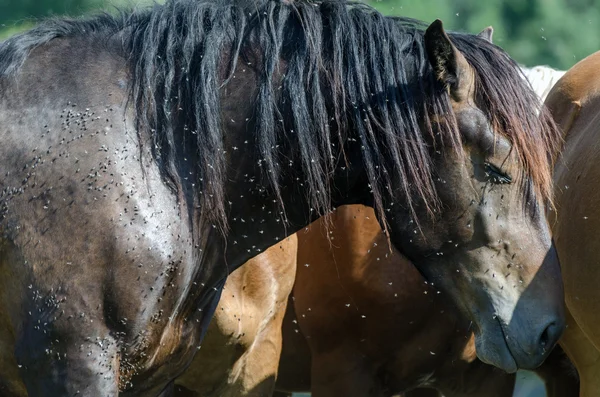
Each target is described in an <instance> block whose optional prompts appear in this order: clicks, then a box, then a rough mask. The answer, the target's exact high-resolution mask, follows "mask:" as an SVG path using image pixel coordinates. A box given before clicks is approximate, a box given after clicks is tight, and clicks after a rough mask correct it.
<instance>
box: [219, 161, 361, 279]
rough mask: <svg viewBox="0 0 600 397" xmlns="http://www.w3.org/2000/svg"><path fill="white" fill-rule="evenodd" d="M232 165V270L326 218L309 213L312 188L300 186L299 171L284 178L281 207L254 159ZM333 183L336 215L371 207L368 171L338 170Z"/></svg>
mask: <svg viewBox="0 0 600 397" xmlns="http://www.w3.org/2000/svg"><path fill="white" fill-rule="evenodd" d="M234 163H237V164H235V165H233V166H231V167H230V169H235V170H240V171H236V173H235V175H234V176H232V177H231V178H230V181H229V183H228V188H227V190H228V196H229V197H236V198H237V199H236V200H235V201H234V200H233V199H232V200H231V201H232V204H231V210H230V212H229V215H228V225H229V231H228V234H227V239H226V240H227V247H228V248H227V260H228V262H229V263H230V264H231V267H230V268H233V269H234V268H237V267H239V266H241V265H242V264H243V263H245V262H246V261H247V260H248V259H250V258H252V257H253V256H255V255H258V254H260V253H261V252H264V251H265V250H266V249H267V248H268V247H270V246H272V245H274V244H276V243H277V242H278V241H282V240H283V239H284V238H286V237H287V236H290V235H291V234H293V233H295V232H297V231H298V230H301V229H302V228H305V227H307V226H308V225H309V224H310V223H312V222H314V221H315V220H317V219H318V218H319V217H320V216H321V215H323V211H319V210H317V209H315V208H311V205H310V202H309V200H308V196H309V190H308V189H309V188H308V186H307V185H306V183H302V182H301V181H303V180H304V179H303V177H302V175H301V172H300V171H297V170H296V172H289V173H283V174H282V177H281V180H280V183H279V187H280V190H281V200H282V202H283V206H281V205H280V204H279V198H278V197H277V196H276V194H275V193H274V190H273V189H272V188H268V187H267V186H266V184H267V183H266V178H261V177H260V172H261V170H260V169H257V168H258V167H256V161H255V158H254V156H252V155H251V156H247V158H245V159H242V158H239V159H237V161H234ZM341 168H344V170H341ZM241 170H244V171H241ZM248 170H253V171H248ZM256 175H258V176H256ZM330 183H331V185H332V189H331V190H332V196H331V204H332V209H333V208H337V207H339V206H344V205H348V204H362V205H366V206H372V199H371V196H370V191H369V189H368V183H367V178H366V174H365V173H364V167H361V166H360V165H359V164H356V165H355V166H354V167H349V168H346V167H340V170H339V171H338V172H337V173H336V175H334V176H332V178H331V180H330ZM259 191H260V192H259Z"/></svg>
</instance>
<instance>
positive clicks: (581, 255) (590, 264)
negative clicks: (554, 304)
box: [546, 52, 600, 397]
mask: <svg viewBox="0 0 600 397" xmlns="http://www.w3.org/2000/svg"><path fill="white" fill-rule="evenodd" d="M546 104H547V105H548V107H549V108H550V110H551V112H552V115H553V117H554V118H555V120H556V122H557V123H558V124H559V126H560V127H561V128H562V129H563V131H564V134H565V143H564V149H563V150H562V152H561V157H560V158H559V161H558V162H557V164H556V168H555V174H554V180H555V183H556V185H555V186H556V188H555V190H556V206H557V211H556V212H552V213H550V219H551V226H552V228H553V230H554V233H555V241H556V246H557V249H558V252H559V254H560V258H561V261H563V262H562V274H563V279H564V285H565V301H566V306H567V324H568V328H567V330H568V332H566V333H565V335H564V337H563V338H562V339H561V345H562V347H563V349H564V350H565V352H566V353H567V354H568V355H569V357H570V358H571V360H572V362H573V364H574V365H575V367H576V368H577V371H578V373H579V377H580V383H581V396H582V397H591V396H598V395H600V321H599V320H598V315H597V314H598V312H599V310H600V294H599V293H598V291H599V289H598V285H600V266H598V260H599V258H600V243H599V241H598V237H597V236H598V230H600V223H599V221H600V210H599V208H600V207H599V205H598V204H599V203H600V195H599V191H598V187H597V186H598V181H600V172H599V170H600V168H599V167H598V157H599V156H600V140H599V138H598V137H599V135H598V134H599V132H600V131H599V128H598V125H599V124H598V117H599V115H600V112H599V109H600V53H598V52H597V53H595V54H592V55H590V56H588V57H587V58H585V59H583V60H582V61H580V62H579V63H577V64H576V65H575V66H573V67H572V68H571V69H569V70H568V71H567V73H566V74H565V75H564V76H563V77H562V79H561V80H559V81H558V83H557V84H556V86H555V87H554V88H553V89H552V91H551V92H550V94H549V95H548V98H547V100H546Z"/></svg>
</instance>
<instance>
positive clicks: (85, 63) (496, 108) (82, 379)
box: [0, 0, 564, 397]
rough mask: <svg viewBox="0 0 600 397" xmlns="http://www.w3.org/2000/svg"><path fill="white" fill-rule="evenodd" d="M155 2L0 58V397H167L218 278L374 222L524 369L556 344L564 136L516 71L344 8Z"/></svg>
mask: <svg viewBox="0 0 600 397" xmlns="http://www.w3.org/2000/svg"><path fill="white" fill-rule="evenodd" d="M239 3H241V5H239V4H237V2H236V1H233V0H232V1H227V0H222V1H217V2H215V1H208V0H207V1H203V0H200V1H197V0H194V1H192V0H171V1H168V2H167V3H166V4H165V5H164V6H156V7H154V8H153V9H151V10H148V11H143V12H135V13H125V14H122V15H121V16H119V17H111V16H100V17H94V18H92V19H89V20H83V21H71V20H55V21H49V22H47V23H45V24H43V25H41V26H40V27H37V28H35V29H33V30H32V31H30V32H27V33H24V34H22V35H19V36H15V37H14V38H11V39H9V40H7V41H6V42H4V43H2V44H0V140H1V142H2V144H1V145H0V170H1V174H0V219H1V221H0V269H1V272H2V276H3V277H2V279H1V281H0V290H1V291H2V295H1V297H0V313H2V316H3V324H4V326H3V327H0V331H1V334H0V344H1V345H2V346H3V347H4V349H3V350H2V357H1V360H2V366H1V367H0V368H3V369H5V370H4V371H3V373H1V374H0V379H1V380H2V384H3V386H2V387H4V388H5V391H4V392H3V393H4V394H5V395H20V394H22V393H23V390H21V389H19V388H18V387H13V386H14V385H17V384H19V383H20V382H21V381H22V382H23V384H24V386H25V387H26V389H27V393H28V394H29V396H30V397H34V396H67V395H69V396H72V395H84V396H109V395H110V396H113V395H117V394H122V395H124V396H139V395H143V396H155V395H168V394H169V393H170V392H171V390H172V388H173V380H174V379H175V378H176V377H177V376H178V375H180V374H181V373H182V372H183V371H184V370H185V368H186V367H187V366H188V365H189V363H190V362H191V360H192V359H193V357H194V355H195V353H196V352H197V350H198V347H199V346H200V343H201V340H202V338H203V335H204V333H205V331H206V328H207V325H208V323H209V320H210V319H211V318H212V316H213V313H214V310H215V308H216V306H217V303H218V300H219V298H220V294H221V291H222V287H223V285H224V283H225V280H226V277H227V275H228V274H229V273H230V272H232V271H233V270H235V269H236V268H238V267H239V266H241V265H242V264H243V263H244V262H246V261H247V260H249V259H250V258H252V257H253V256H255V255H256V254H258V253H260V252H262V251H264V250H265V249H267V248H268V247H269V246H271V245H273V244H274V243H276V242H277V241H280V240H282V239H283V238H284V237H286V236H287V235H290V234H292V233H293V232H295V231H297V230H298V229H301V228H302V227H304V226H306V225H308V224H309V223H310V222H311V221H312V220H314V219H315V218H316V217H318V215H320V214H324V213H326V212H328V211H329V210H330V209H331V208H332V207H336V206H339V205H343V204H351V203H362V204H366V205H369V206H373V207H374V208H375V210H376V213H377V216H378V218H379V221H380V223H381V224H382V226H383V227H384V229H385V230H386V231H387V233H388V236H389V238H390V241H391V243H393V245H394V246H395V247H396V248H397V249H398V250H399V251H400V252H402V254H404V255H405V256H406V257H407V258H409V259H410V260H411V261H412V262H413V263H415V264H416V265H417V266H418V268H419V270H420V271H421V273H423V274H424V275H425V276H426V277H427V278H428V280H430V281H431V282H434V283H435V285H436V286H439V287H440V289H441V290H442V291H443V292H444V294H445V295H446V296H447V297H448V299H449V300H452V301H453V302H455V303H456V304H457V305H458V307H459V308H460V309H461V311H462V312H463V313H464V314H465V315H466V316H467V317H468V318H469V319H470V320H472V321H473V329H474V331H475V340H476V345H477V354H478V356H479V357H480V358H481V359H482V360H484V361H486V362H488V363H491V364H494V365H496V366H498V367H500V368H503V369H505V370H507V371H515V370H516V369H517V368H532V367H535V366H537V365H538V364H539V363H541V362H542V361H543V360H544V359H545V358H546V356H547V355H548V353H549V351H550V349H551V347H552V346H553V345H554V343H555V342H556V341H557V340H558V338H559V337H560V335H561V333H562V331H563V327H564V325H563V324H564V315H563V309H562V307H563V306H562V284H561V280H560V274H559V263H558V259H557V256H556V254H555V250H554V247H553V245H552V242H551V237H550V232H549V229H548V227H547V223H546V220H545V217H544V216H543V214H544V203H545V202H546V201H547V199H548V197H549V196H550V191H551V173H550V170H551V163H550V162H549V161H548V159H549V158H551V155H552V154H553V152H554V150H555V146H556V142H557V140H558V136H559V135H558V133H557V131H556V129H555V128H554V125H553V123H552V121H551V120H550V118H549V117H547V115H546V114H545V113H543V112H542V117H541V118H539V117H537V110H538V105H537V98H536V97H535V94H534V93H533V92H532V91H531V90H530V88H529V87H528V86H527V85H526V83H525V82H524V81H523V80H522V79H521V77H520V75H519V71H518V67H517V65H516V64H515V63H514V62H513V61H512V60H511V59H510V58H509V57H508V56H507V55H506V54H505V53H504V52H503V51H502V50H501V49H499V48H498V47H496V46H494V45H492V44H491V43H489V42H487V41H486V40H483V39H481V38H479V37H477V36H473V35H465V34H451V35H448V34H447V33H446V32H445V31H444V29H443V27H442V24H441V22H439V21H436V22H434V23H433V24H431V25H430V26H429V27H428V28H427V29H425V27H423V26H421V25H419V24H418V23H416V22H414V21H409V20H407V21H404V20H397V19H392V18H385V17H382V16H381V15H380V14H379V13H377V12H376V11H374V10H373V9H372V8H370V7H368V6H365V5H360V4H351V5H350V4H346V3H344V2H339V1H327V0H326V1H322V2H313V1H298V2H293V3H290V2H285V1H277V0H272V1H271V0H264V1H261V2H257V3H256V4H251V5H250V6H248V4H247V3H246V2H239Z"/></svg>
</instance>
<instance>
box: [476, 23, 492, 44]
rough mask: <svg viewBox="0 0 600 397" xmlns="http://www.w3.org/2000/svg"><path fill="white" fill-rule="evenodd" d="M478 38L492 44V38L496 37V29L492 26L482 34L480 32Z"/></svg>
mask: <svg viewBox="0 0 600 397" xmlns="http://www.w3.org/2000/svg"><path fill="white" fill-rule="evenodd" d="M477 36H479V37H481V38H482V39H485V40H487V41H489V42H490V43H492V42H493V41H492V38H493V36H494V28H493V27H491V26H488V27H487V28H485V29H483V30H482V31H481V32H479V34H478V35H477Z"/></svg>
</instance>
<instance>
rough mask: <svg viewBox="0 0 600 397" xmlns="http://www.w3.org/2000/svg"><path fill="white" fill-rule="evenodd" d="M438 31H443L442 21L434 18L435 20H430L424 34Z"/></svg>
mask: <svg viewBox="0 0 600 397" xmlns="http://www.w3.org/2000/svg"><path fill="white" fill-rule="evenodd" d="M439 31H442V32H443V31H444V23H443V22H442V20H441V19H436V20H435V21H433V22H431V24H430V25H429V26H428V27H427V30H426V31H425V34H427V33H433V32H439Z"/></svg>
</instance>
